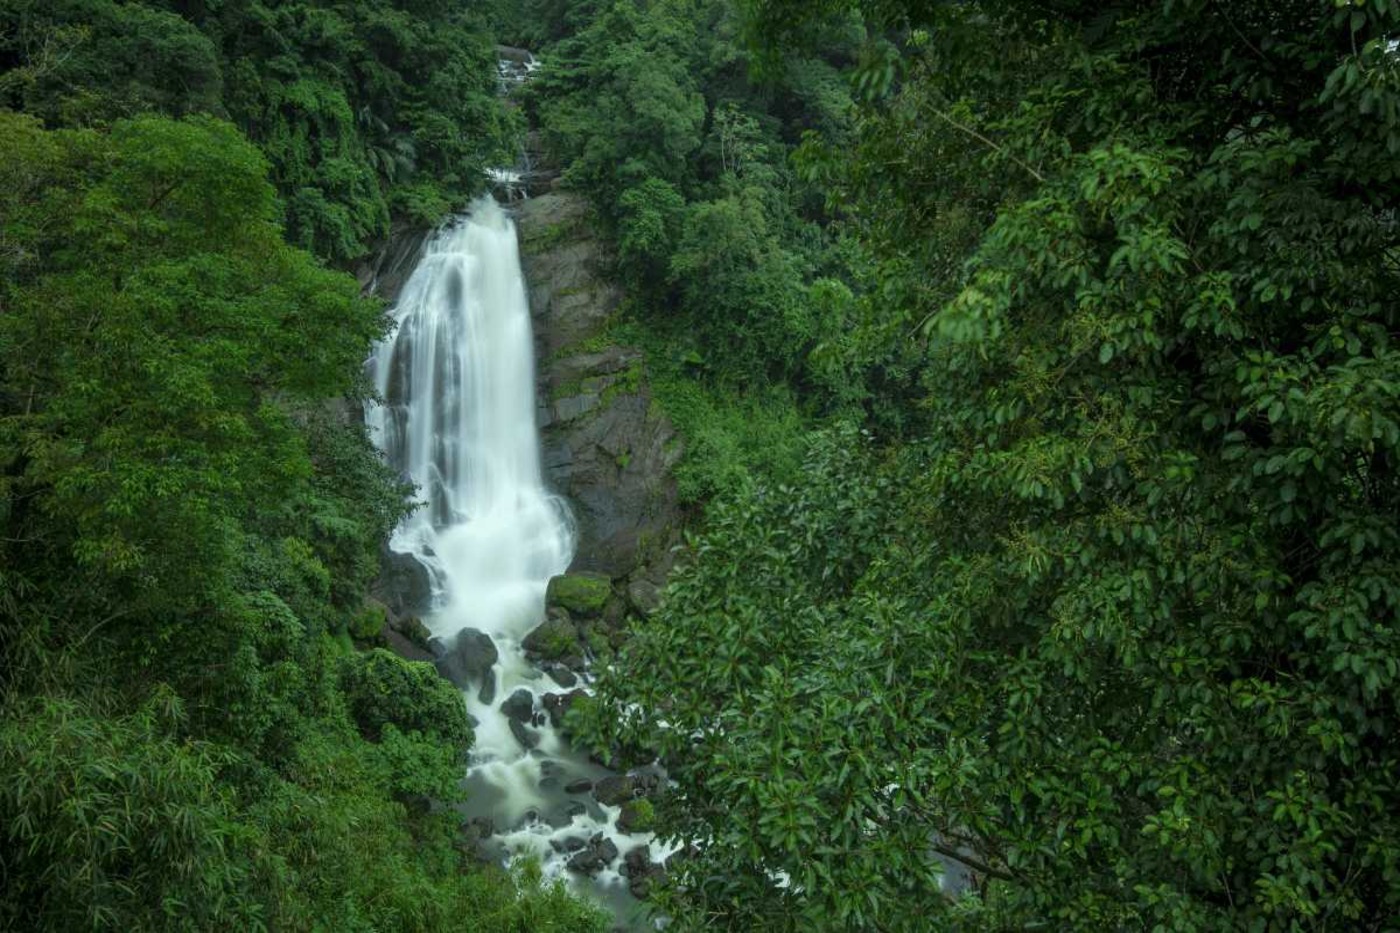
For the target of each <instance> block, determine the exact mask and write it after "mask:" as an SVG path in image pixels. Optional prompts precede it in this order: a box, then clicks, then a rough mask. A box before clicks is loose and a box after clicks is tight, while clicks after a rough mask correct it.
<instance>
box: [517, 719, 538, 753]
mask: <svg viewBox="0 0 1400 933" xmlns="http://www.w3.org/2000/svg"><path fill="white" fill-rule="evenodd" d="M510 734H511V735H513V736H515V740H516V741H517V742H519V743H520V744H521V745H522V746H523V747H524V748H525V750H526V751H529V750H530V749H532V748H534V747H535V746H536V745H539V744H540V734H539V733H538V732H536V731H535V730H534V729H531V728H530V727H529V726H527V725H525V724H524V723H522V722H519V721H517V720H514V719H512V720H511V721H510Z"/></svg>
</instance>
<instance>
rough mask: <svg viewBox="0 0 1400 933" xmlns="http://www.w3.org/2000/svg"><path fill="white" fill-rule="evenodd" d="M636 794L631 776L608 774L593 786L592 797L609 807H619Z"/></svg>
mask: <svg viewBox="0 0 1400 933" xmlns="http://www.w3.org/2000/svg"><path fill="white" fill-rule="evenodd" d="M636 794H637V788H636V784H635V783H634V782H633V780H632V777H631V775H627V774H610V775H608V776H607V777H605V778H603V779H602V780H601V781H599V782H598V783H596V784H594V785H593V797H594V799H595V800H597V801H598V802H599V803H601V804H605V805H607V806H609V807H616V806H620V805H621V804H624V803H626V802H627V801H629V800H631V799H632V798H633V797H635V796H636Z"/></svg>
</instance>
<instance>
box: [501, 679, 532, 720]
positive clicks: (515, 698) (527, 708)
mask: <svg viewBox="0 0 1400 933" xmlns="http://www.w3.org/2000/svg"><path fill="white" fill-rule="evenodd" d="M534 712H535V695H534V694H533V693H531V692H530V691H529V690H526V689H525V688H524V687H521V688H519V689H518V690H516V691H515V692H514V693H512V694H511V695H510V696H508V697H506V700H505V702H504V703H502V704H501V715H503V716H505V717H506V718H507V719H512V720H515V721H516V722H520V723H527V722H529V721H530V717H531V715H532V714H533V713H534Z"/></svg>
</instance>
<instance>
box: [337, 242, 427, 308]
mask: <svg viewBox="0 0 1400 933" xmlns="http://www.w3.org/2000/svg"><path fill="white" fill-rule="evenodd" d="M432 235H433V231H432V230H428V229H425V228H423V227H410V226H403V225H398V224H396V225H395V226H394V228H393V229H392V230H390V231H389V238H388V239H387V240H385V241H384V243H383V244H381V245H380V246H379V247H378V248H377V249H376V250H375V251H374V252H372V253H370V254H369V255H368V256H366V257H364V258H363V259H361V260H360V261H359V262H357V263H355V266H354V268H353V269H352V270H351V271H352V272H353V273H354V274H355V278H356V279H357V280H359V283H360V290H361V291H363V292H364V293H365V294H366V295H378V296H379V297H380V298H383V299H384V300H385V301H388V302H389V303H391V304H392V303H393V302H395V301H397V300H398V297H399V292H400V291H402V290H403V287H404V284H405V283H407V282H408V277H409V276H410V275H412V274H413V267H414V266H415V265H416V264H417V262H418V254H419V253H421V252H422V251H423V244H425V243H426V242H427V241H428V237H430V236H432Z"/></svg>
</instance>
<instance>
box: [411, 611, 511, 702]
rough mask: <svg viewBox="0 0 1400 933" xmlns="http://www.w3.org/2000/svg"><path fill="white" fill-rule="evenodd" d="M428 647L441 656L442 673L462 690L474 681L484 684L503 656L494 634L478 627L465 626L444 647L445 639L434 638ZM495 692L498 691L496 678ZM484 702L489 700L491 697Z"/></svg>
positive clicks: (440, 667) (439, 657)
mask: <svg viewBox="0 0 1400 933" xmlns="http://www.w3.org/2000/svg"><path fill="white" fill-rule="evenodd" d="M428 646H429V648H430V649H432V651H433V653H434V654H437V655H438V660H437V668H438V671H439V673H441V674H442V676H443V677H446V678H447V679H448V680H450V681H452V683H454V684H455V685H456V686H457V687H458V688H459V689H462V690H469V689H471V686H472V685H473V684H478V683H480V684H483V686H484V681H485V680H486V675H487V674H489V673H490V672H491V666H492V665H493V664H495V663H496V660H497V658H499V657H500V652H498V651H497V650H496V643H495V642H494V641H492V640H491V636H490V635H487V634H486V633H485V632H481V631H478V630H477V629H474V628H466V629H462V631H460V632H458V633H457V637H456V638H455V639H453V641H452V643H451V644H450V645H446V646H444V643H443V640H442V639H440V638H434V639H432V640H431V641H430V642H429V643H428ZM484 692H485V690H484V689H483V693H484ZM491 692H492V693H494V692H495V683H494V678H492V687H491ZM483 702H487V703H489V702H490V700H483Z"/></svg>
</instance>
